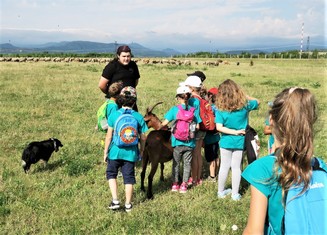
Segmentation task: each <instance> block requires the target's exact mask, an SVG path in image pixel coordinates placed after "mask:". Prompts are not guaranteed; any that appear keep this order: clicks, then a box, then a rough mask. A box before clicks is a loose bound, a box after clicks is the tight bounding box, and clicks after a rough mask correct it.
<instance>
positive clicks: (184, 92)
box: [176, 86, 191, 95]
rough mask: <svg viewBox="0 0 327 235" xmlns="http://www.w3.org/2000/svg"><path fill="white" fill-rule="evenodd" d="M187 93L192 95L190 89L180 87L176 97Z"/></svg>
mask: <svg viewBox="0 0 327 235" xmlns="http://www.w3.org/2000/svg"><path fill="white" fill-rule="evenodd" d="M186 93H191V90H190V88H188V87H187V86H180V87H178V88H177V90H176V95H179V94H186Z"/></svg>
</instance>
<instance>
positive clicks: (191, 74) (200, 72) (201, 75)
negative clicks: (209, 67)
mask: <svg viewBox="0 0 327 235" xmlns="http://www.w3.org/2000/svg"><path fill="white" fill-rule="evenodd" d="M186 75H187V76H198V77H199V78H200V79H201V82H203V81H204V80H206V75H205V74H204V73H203V72H202V71H195V72H194V73H190V74H186Z"/></svg>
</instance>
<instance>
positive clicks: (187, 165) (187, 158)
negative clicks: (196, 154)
mask: <svg viewBox="0 0 327 235" xmlns="http://www.w3.org/2000/svg"><path fill="white" fill-rule="evenodd" d="M184 148H186V151H184V154H183V159H184V171H183V182H185V183H186V182H187V181H188V179H189V177H190V174H191V162H192V148H189V147H184Z"/></svg>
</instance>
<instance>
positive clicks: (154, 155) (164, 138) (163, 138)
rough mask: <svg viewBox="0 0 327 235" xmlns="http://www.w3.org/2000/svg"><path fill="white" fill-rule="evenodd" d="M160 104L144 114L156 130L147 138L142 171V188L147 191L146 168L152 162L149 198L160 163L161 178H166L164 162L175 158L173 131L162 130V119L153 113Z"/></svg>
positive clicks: (149, 125) (150, 197) (151, 195)
mask: <svg viewBox="0 0 327 235" xmlns="http://www.w3.org/2000/svg"><path fill="white" fill-rule="evenodd" d="M158 104H162V102H159V103H157V104H155V105H154V106H153V107H152V108H147V110H146V114H145V115H144V120H145V122H146V123H147V125H148V127H149V128H150V127H152V128H154V129H155V130H153V131H151V132H150V133H149V134H148V135H147V138H146V142H145V147H144V152H143V158H142V173H141V190H142V191H144V192H145V188H144V178H145V173H146V168H147V165H148V164H149V163H151V171H150V174H149V176H148V191H147V198H148V199H152V198H153V193H152V182H153V177H154V175H155V174H156V171H157V168H158V165H159V163H160V169H161V174H160V180H161V181H163V180H164V175H163V171H164V163H165V162H168V161H170V160H171V159H172V158H173V148H172V147H171V142H170V136H171V132H170V131H169V130H167V129H166V130H162V129H160V128H161V121H160V120H159V118H158V117H157V116H156V115H155V114H154V113H152V110H153V109H154V107H156V106H157V105H158Z"/></svg>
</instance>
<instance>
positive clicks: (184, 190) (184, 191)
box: [179, 182, 187, 193]
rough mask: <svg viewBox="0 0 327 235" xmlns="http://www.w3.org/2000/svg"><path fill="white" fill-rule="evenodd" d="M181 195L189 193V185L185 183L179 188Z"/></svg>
mask: <svg viewBox="0 0 327 235" xmlns="http://www.w3.org/2000/svg"><path fill="white" fill-rule="evenodd" d="M179 192H180V193H186V192H187V183H185V182H183V183H182V184H181V186H180V187H179Z"/></svg>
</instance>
